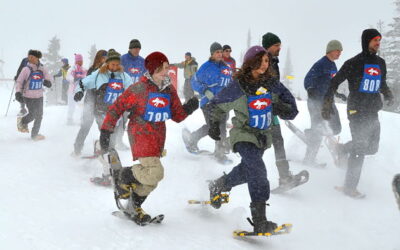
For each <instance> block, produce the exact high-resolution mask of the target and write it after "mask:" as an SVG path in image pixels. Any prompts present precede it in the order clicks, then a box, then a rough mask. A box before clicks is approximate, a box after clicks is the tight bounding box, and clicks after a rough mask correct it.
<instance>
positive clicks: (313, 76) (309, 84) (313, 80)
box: [304, 56, 337, 99]
mask: <svg viewBox="0 0 400 250" xmlns="http://www.w3.org/2000/svg"><path fill="white" fill-rule="evenodd" d="M336 72H337V68H336V64H335V62H332V61H331V60H329V59H328V57H327V56H324V57H322V58H321V59H320V60H318V61H317V62H316V63H315V64H314V65H313V66H312V67H311V69H310V71H308V73H307V75H306V77H305V79H304V88H305V89H306V90H308V89H310V88H314V89H315V90H316V91H315V93H316V94H317V96H316V97H317V98H321V99H322V98H323V97H324V96H325V94H326V92H327V91H328V88H329V85H330V83H331V79H332V78H333V77H334V76H335V74H336Z"/></svg>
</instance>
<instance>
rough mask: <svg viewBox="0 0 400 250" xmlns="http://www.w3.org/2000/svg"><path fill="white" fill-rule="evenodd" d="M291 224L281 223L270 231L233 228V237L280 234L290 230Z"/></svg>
mask: <svg viewBox="0 0 400 250" xmlns="http://www.w3.org/2000/svg"><path fill="white" fill-rule="evenodd" d="M292 227H293V225H292V224H282V225H280V226H278V227H277V228H275V229H274V230H273V231H272V232H268V233H256V232H249V231H243V230H235V231H234V232H233V236H234V237H246V236H273V235H281V234H288V233H290V232H291V231H292Z"/></svg>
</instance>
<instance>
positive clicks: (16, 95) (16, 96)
mask: <svg viewBox="0 0 400 250" xmlns="http://www.w3.org/2000/svg"><path fill="white" fill-rule="evenodd" d="M15 100H17V101H18V102H20V103H24V97H23V96H22V93H21V92H16V93H15Z"/></svg>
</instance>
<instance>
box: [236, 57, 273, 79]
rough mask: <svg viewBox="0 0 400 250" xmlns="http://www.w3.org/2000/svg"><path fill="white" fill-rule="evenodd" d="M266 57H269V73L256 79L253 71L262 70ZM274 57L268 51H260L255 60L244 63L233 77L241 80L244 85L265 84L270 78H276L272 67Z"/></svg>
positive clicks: (266, 72)
mask: <svg viewBox="0 0 400 250" xmlns="http://www.w3.org/2000/svg"><path fill="white" fill-rule="evenodd" d="M264 55H267V56H268V59H269V65H268V69H267V71H265V73H264V74H261V75H260V76H259V77H258V79H254V76H253V74H252V71H253V70H256V69H258V68H260V66H261V63H262V58H263V56H264ZM271 62H272V56H271V55H270V54H269V53H267V52H266V51H260V52H259V53H257V54H256V55H255V56H254V57H253V58H251V59H249V60H247V61H246V62H244V63H243V65H242V67H241V68H240V69H239V70H238V71H237V72H236V73H235V75H234V76H233V77H234V78H235V79H237V80H239V82H242V83H252V82H265V81H268V80H269V79H270V78H272V77H274V76H276V75H275V71H274V70H273V68H272V67H271Z"/></svg>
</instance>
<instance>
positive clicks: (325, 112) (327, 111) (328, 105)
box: [321, 98, 333, 120]
mask: <svg viewBox="0 0 400 250" xmlns="http://www.w3.org/2000/svg"><path fill="white" fill-rule="evenodd" d="M332 101H333V100H332V98H325V99H324V103H323V104H322V110H321V116H322V118H323V119H324V120H329V119H331V114H333V108H332Z"/></svg>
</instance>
